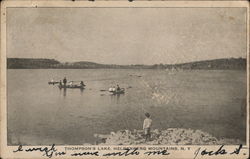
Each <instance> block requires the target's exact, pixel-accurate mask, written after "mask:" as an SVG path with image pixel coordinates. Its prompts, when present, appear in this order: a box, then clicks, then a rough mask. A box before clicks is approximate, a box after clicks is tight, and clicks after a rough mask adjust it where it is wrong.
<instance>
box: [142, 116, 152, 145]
mask: <svg viewBox="0 0 250 159" xmlns="http://www.w3.org/2000/svg"><path fill="white" fill-rule="evenodd" d="M145 116H146V118H145V119H144V122H143V130H144V135H145V142H146V141H149V140H150V137H151V133H150V129H151V125H152V119H150V114H149V113H145Z"/></svg>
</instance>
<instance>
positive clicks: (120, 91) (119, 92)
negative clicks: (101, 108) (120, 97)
mask: <svg viewBox="0 0 250 159" xmlns="http://www.w3.org/2000/svg"><path fill="white" fill-rule="evenodd" d="M109 92H110V93H112V94H113V95H115V94H124V93H125V89H124V88H121V89H120V90H109Z"/></svg>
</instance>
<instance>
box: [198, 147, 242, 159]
mask: <svg viewBox="0 0 250 159" xmlns="http://www.w3.org/2000/svg"><path fill="white" fill-rule="evenodd" d="M241 149H242V145H239V147H237V148H236V149H235V150H234V151H233V152H231V153H230V152H227V151H226V149H225V148H224V145H221V146H220V147H219V148H218V149H217V150H216V151H211V150H207V149H206V148H205V149H203V150H201V147H199V148H198V149H197V150H196V151H195V152H194V159H195V158H196V157H197V156H198V155H201V156H217V155H226V154H229V155H233V154H236V155H238V154H239V153H240V150H241Z"/></svg>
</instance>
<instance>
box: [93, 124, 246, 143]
mask: <svg viewBox="0 0 250 159" xmlns="http://www.w3.org/2000/svg"><path fill="white" fill-rule="evenodd" d="M94 136H95V137H96V138H99V139H101V141H102V142H101V143H97V144H102V145H139V144H141V145H218V144H225V145H226V144H227V145H231V144H234V145H235V144H242V142H241V141H240V140H236V139H217V138H215V137H213V136H212V135H210V134H208V133H206V132H203V131H201V130H192V129H181V128H169V129H167V130H162V131H159V130H158V129H155V130H152V131H151V140H150V141H147V142H145V139H144V138H143V131H142V130H133V131H129V130H122V131H117V132H116V133H115V132H111V133H110V134H109V135H101V134H95V135H94Z"/></svg>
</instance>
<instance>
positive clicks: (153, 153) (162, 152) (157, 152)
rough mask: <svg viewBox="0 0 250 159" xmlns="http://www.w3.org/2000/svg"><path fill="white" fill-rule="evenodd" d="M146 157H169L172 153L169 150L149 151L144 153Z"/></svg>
mask: <svg viewBox="0 0 250 159" xmlns="http://www.w3.org/2000/svg"><path fill="white" fill-rule="evenodd" d="M144 154H145V155H148V156H149V155H169V154H170V153H169V152H167V150H162V151H147V152H145V153H144Z"/></svg>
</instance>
